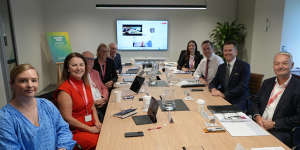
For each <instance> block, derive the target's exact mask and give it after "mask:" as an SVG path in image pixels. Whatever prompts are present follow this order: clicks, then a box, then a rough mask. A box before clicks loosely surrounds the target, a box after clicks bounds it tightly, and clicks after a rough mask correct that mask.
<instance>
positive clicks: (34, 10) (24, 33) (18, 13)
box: [11, 0, 56, 90]
mask: <svg viewBox="0 0 300 150" xmlns="http://www.w3.org/2000/svg"><path fill="white" fill-rule="evenodd" d="M11 7H12V18H13V22H14V30H15V37H16V45H17V55H18V61H19V63H30V64H32V65H33V66H34V67H35V68H36V69H37V71H38V72H39V75H40V82H39V83H40V86H39V87H40V88H39V90H42V89H43V88H45V87H46V86H47V85H48V84H49V83H50V82H52V83H55V82H56V73H55V71H56V70H55V64H54V63H52V62H51V61H50V59H49V58H48V57H47V52H46V51H45V49H44V39H45V38H44V37H45V36H44V30H45V29H44V19H45V18H44V3H43V1H41V0H26V1H19V0H12V1H11ZM53 81H54V82H53Z"/></svg>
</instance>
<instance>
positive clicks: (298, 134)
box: [292, 126, 300, 150]
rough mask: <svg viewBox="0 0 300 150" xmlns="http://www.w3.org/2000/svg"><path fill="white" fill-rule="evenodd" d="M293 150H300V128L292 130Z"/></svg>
mask: <svg viewBox="0 0 300 150" xmlns="http://www.w3.org/2000/svg"><path fill="white" fill-rule="evenodd" d="M292 136H293V139H292V140H293V150H300V126H299V127H295V128H293V130H292Z"/></svg>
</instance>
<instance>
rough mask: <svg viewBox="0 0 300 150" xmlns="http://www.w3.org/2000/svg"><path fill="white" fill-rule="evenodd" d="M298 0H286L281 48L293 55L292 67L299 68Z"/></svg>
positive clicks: (299, 15)
mask: <svg viewBox="0 0 300 150" xmlns="http://www.w3.org/2000/svg"><path fill="white" fill-rule="evenodd" d="M299 17H300V1H299V0H286V1H285V8H284V17H283V29H282V41H281V44H282V46H284V48H283V49H285V50H287V51H288V52H290V53H291V54H292V55H293V57H294V62H295V65H294V68H299V69H300V28H299V24H300V20H299Z"/></svg>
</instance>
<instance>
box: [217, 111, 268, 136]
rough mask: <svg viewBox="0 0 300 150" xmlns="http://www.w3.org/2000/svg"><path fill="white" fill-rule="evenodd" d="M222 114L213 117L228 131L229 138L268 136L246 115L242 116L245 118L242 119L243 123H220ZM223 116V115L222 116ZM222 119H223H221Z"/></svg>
mask: <svg viewBox="0 0 300 150" xmlns="http://www.w3.org/2000/svg"><path fill="white" fill-rule="evenodd" d="M221 115H222V114H215V116H216V117H217V118H218V119H219V121H220V123H221V124H222V125H223V127H224V128H225V129H226V131H228V132H229V133H230V134H231V136H262V135H270V134H269V133H268V132H267V131H266V130H264V129H263V128H262V127H260V126H259V125H258V124H256V123H255V122H254V121H253V120H251V119H250V118H249V117H248V116H247V115H244V114H243V115H242V116H245V117H247V119H243V121H237V120H233V121H228V120H226V121H222V119H220V116H221ZM223 116H224V115H223ZM223 118H224V117H223Z"/></svg>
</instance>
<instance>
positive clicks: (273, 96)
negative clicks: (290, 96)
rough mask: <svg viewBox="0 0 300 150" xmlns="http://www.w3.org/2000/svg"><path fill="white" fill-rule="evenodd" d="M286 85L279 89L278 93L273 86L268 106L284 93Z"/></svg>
mask: <svg viewBox="0 0 300 150" xmlns="http://www.w3.org/2000/svg"><path fill="white" fill-rule="evenodd" d="M285 88H286V86H284V87H283V88H282V89H281V90H280V91H278V92H277V93H276V94H275V93H274V92H275V88H273V90H272V92H271V97H270V99H269V101H268V104H267V106H270V105H271V104H272V103H273V102H274V100H275V99H277V97H278V96H279V95H280V94H282V93H283V91H284V90H285Z"/></svg>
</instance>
